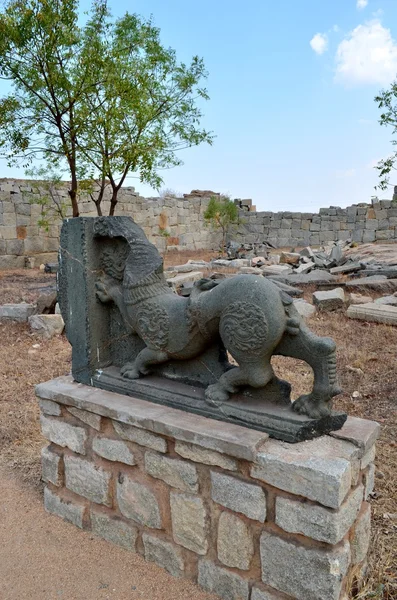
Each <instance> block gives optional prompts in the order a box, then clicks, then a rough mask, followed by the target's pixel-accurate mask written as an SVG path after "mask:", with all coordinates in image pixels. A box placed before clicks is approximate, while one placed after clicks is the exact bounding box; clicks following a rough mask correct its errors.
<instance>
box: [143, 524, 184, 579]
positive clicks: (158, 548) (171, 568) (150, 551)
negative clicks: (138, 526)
mask: <svg viewBox="0 0 397 600" xmlns="http://www.w3.org/2000/svg"><path fill="white" fill-rule="evenodd" d="M142 541H143V547H144V549H145V559H146V560H147V561H149V562H154V563H156V565H158V566H159V567H162V568H163V569H165V570H166V571H168V573H170V574H171V575H172V576H173V577H180V576H181V575H182V573H183V571H184V568H185V566H184V562H183V559H182V556H181V553H180V551H179V549H178V548H175V546H173V545H172V544H170V543H169V542H165V541H164V540H161V539H160V538H157V537H153V536H151V535H148V534H147V533H144V534H143V536H142Z"/></svg>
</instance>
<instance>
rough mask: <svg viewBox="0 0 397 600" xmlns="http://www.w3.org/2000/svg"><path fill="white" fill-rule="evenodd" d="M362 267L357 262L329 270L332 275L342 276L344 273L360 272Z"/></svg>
mask: <svg viewBox="0 0 397 600" xmlns="http://www.w3.org/2000/svg"><path fill="white" fill-rule="evenodd" d="M362 268H363V265H362V264H361V263H359V262H347V263H346V264H344V265H342V266H340V267H333V268H332V269H330V270H329V272H330V273H332V275H343V274H346V273H355V272H357V271H361V269H362Z"/></svg>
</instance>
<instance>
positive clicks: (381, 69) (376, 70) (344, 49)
mask: <svg viewBox="0 0 397 600" xmlns="http://www.w3.org/2000/svg"><path fill="white" fill-rule="evenodd" d="M396 74H397V43H396V42H395V40H394V39H393V37H392V35H391V32H390V29H386V28H385V27H383V25H382V24H381V22H380V21H379V20H373V21H369V22H368V23H365V24H364V25H359V26H358V27H356V28H355V29H353V31H352V32H350V33H349V35H348V36H347V37H346V38H345V39H344V40H343V41H342V42H341V43H340V44H339V46H338V50H337V52H336V74H335V79H336V81H338V82H339V83H344V84H346V85H348V86H351V85H362V84H380V85H386V84H389V83H391V82H392V81H393V80H394V79H395V77H396Z"/></svg>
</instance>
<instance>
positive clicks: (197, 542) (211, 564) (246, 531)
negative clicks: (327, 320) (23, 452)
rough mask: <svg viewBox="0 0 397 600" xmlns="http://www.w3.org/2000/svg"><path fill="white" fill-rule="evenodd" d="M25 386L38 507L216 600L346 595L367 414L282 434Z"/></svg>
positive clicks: (327, 599) (372, 426) (363, 474)
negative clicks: (306, 436)
mask: <svg viewBox="0 0 397 600" xmlns="http://www.w3.org/2000/svg"><path fill="white" fill-rule="evenodd" d="M36 393H37V395H38V397H39V402H40V406H41V411H42V427H43V434H44V436H45V437H47V439H48V441H49V445H48V446H47V447H46V448H45V449H44V450H43V453H42V470H43V475H42V476H43V481H44V482H45V483H46V488H45V496H44V501H45V508H46V510H47V511H49V512H51V513H53V514H56V515H59V516H60V517H62V518H63V519H65V520H67V521H69V522H71V523H73V524H75V525H76V526H78V527H81V528H83V529H87V530H90V531H92V532H93V533H94V534H95V535H98V536H100V537H102V538H104V539H106V540H108V541H109V542H112V543H115V544H118V545H119V546H121V547H122V548H124V549H125V550H126V551H131V552H138V553H140V554H141V555H143V556H144V557H145V558H146V560H148V561H152V562H155V563H156V564H158V565H159V566H161V567H163V568H165V569H166V570H167V571H168V572H169V573H171V574H172V575H173V576H176V577H185V578H189V579H192V580H194V581H196V582H198V583H199V585H201V586H202V587H203V589H205V590H207V591H209V592H213V593H215V594H217V595H218V596H219V597H220V598H223V599H224V600H342V599H344V598H345V597H346V594H347V588H346V586H347V582H348V581H349V578H350V575H351V572H352V570H353V569H354V570H356V571H357V568H359V567H360V566H361V565H362V564H364V562H365V560H366V554H367V551H368V545H369V540H370V537H369V536H370V506H369V504H368V503H367V502H366V501H365V498H366V497H367V496H368V493H369V488H370V486H371V485H372V481H373V477H372V479H371V473H372V474H373V469H374V465H373V461H374V458H375V451H374V444H375V441H376V437H377V435H378V433H379V426H378V425H377V424H376V423H373V422H371V421H364V420H362V419H356V418H349V419H348V421H347V423H346V425H345V427H344V428H343V430H341V432H340V433H339V434H338V437H336V436H335V437H332V436H324V437H322V438H318V439H316V440H312V441H310V442H301V443H298V444H287V443H285V442H279V441H276V440H270V439H269V438H268V437H267V435H265V434H262V433H260V432H257V431H250V430H248V429H245V428H243V427H239V426H237V425H236V426H232V425H229V424H226V423H220V422H218V421H212V420H211V419H206V418H204V417H199V416H196V415H191V414H188V413H184V412H181V411H178V410H175V409H172V408H167V407H162V406H159V405H154V404H151V403H149V402H144V401H141V400H136V399H134V398H131V397H123V396H120V395H118V394H114V393H111V392H104V391H101V390H98V389H95V388H90V387H88V386H85V385H83V384H77V383H74V382H73V381H72V380H71V379H70V378H68V377H61V378H58V379H56V380H53V381H50V382H47V383H43V384H40V385H38V386H37V388H36ZM94 417H95V418H94Z"/></svg>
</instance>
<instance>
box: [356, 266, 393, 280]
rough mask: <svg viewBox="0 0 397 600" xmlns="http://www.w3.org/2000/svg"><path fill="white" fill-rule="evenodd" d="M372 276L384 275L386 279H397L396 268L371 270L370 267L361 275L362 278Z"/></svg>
mask: <svg viewBox="0 0 397 600" xmlns="http://www.w3.org/2000/svg"><path fill="white" fill-rule="evenodd" d="M374 275H376V276H378V275H384V276H385V277H387V279H397V267H382V268H380V269H374V268H372V269H371V267H369V268H367V269H365V272H364V273H363V276H364V277H367V276H368V277H371V276H374Z"/></svg>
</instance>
